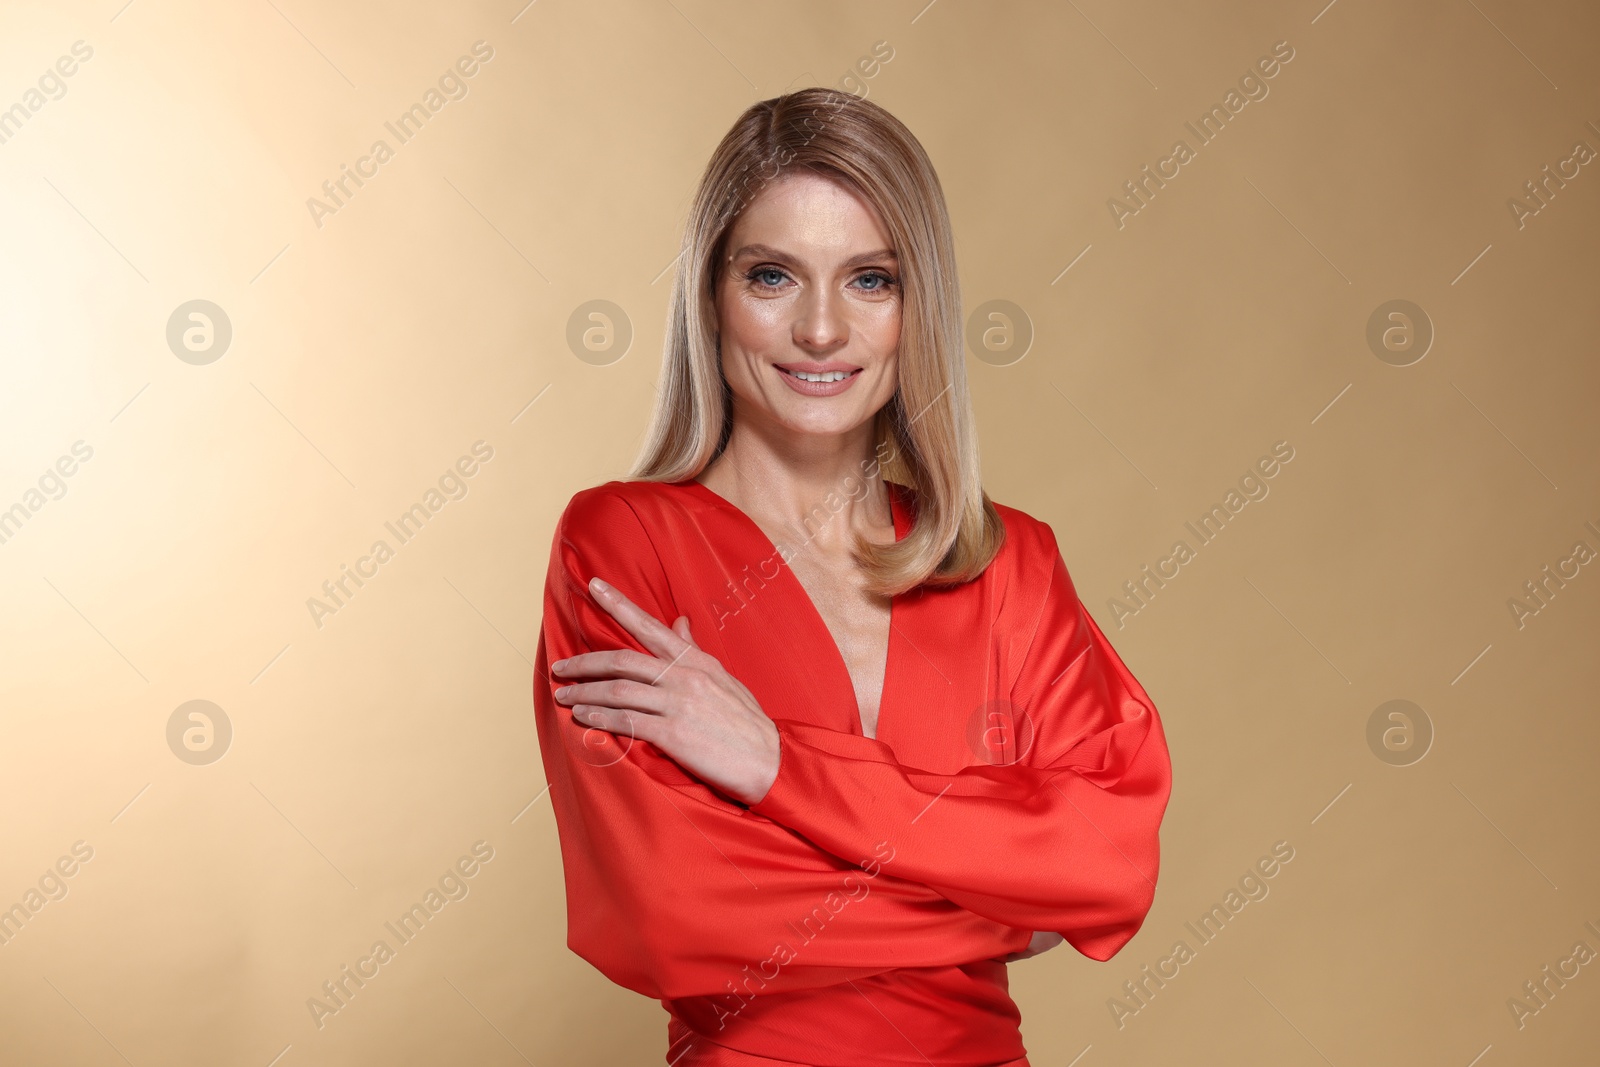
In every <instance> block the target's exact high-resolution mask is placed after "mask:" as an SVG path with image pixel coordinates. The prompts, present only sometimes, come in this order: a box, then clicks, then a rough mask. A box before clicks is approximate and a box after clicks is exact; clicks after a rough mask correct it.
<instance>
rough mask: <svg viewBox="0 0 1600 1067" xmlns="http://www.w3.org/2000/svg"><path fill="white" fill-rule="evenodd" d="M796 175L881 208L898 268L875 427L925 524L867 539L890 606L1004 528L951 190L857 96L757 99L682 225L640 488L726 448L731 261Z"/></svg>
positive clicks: (677, 476)
mask: <svg viewBox="0 0 1600 1067" xmlns="http://www.w3.org/2000/svg"><path fill="white" fill-rule="evenodd" d="M786 168H787V169H792V170H800V171H808V172H811V173H814V174H818V175H820V176H822V177H825V178H828V179H829V180H832V181H837V182H840V183H841V184H843V185H845V186H846V187H848V188H850V189H852V190H853V191H854V192H855V193H856V194H857V195H859V196H861V197H862V198H863V199H864V200H866V201H867V202H868V203H870V204H871V205H872V206H873V207H874V208H875V209H876V210H877V212H878V215H879V217H880V218H881V219H882V220H883V223H884V226H885V227H886V228H887V230H888V231H889V238H890V240H891V242H892V243H893V247H894V249H895V252H896V255H897V257H898V261H899V268H900V281H901V316H902V321H901V330H900V349H899V355H898V358H897V363H898V371H899V374H898V377H899V386H898V388H897V389H896V390H895V394H894V396H893V397H892V398H891V399H890V400H889V402H888V403H887V404H885V405H884V406H883V407H882V408H881V409H880V410H879V411H878V412H877V414H876V416H875V417H874V440H875V441H876V442H877V450H876V456H877V457H878V461H881V466H882V470H883V474H884V476H885V477H886V478H887V479H888V480H890V481H896V482H899V483H900V484H903V485H907V486H909V487H910V488H912V489H913V490H915V499H916V517H915V521H914V522H913V523H912V526H911V528H910V529H909V530H908V531H907V533H906V536H904V537H903V538H901V539H900V540H899V541H897V542H894V543H892V544H875V543H873V542H871V541H868V540H866V539H865V538H858V539H857V541H856V545H855V552H854V554H855V558H856V561H857V563H858V564H859V566H860V567H861V568H862V571H863V572H864V573H865V575H866V584H867V586H868V588H870V589H871V590H872V591H873V592H875V593H878V594H880V595H891V596H892V595H897V594H899V593H902V592H905V591H907V590H909V589H912V588H915V587H916V586H918V585H922V584H929V585H952V584H956V583H960V582H965V581H969V580H971V579H973V578H976V577H977V576H978V575H979V574H981V573H982V572H983V570H984V568H986V567H987V566H988V565H989V563H990V562H991V561H992V560H993V559H994V557H995V555H996V553H998V552H999V550H1000V545H1001V544H1002V543H1003V542H1004V540H1005V525H1004V523H1003V522H1002V520H1001V518H1000V515H999V513H998V512H997V511H996V510H995V507H994V504H993V503H992V502H991V501H990V499H989V496H988V494H987V493H985V492H984V491H983V486H982V484H981V470H980V467H979V462H978V442H977V433H976V428H975V425H974V419H973V414H972V400H971V397H970V395H969V393H968V391H967V377H966V363H965V358H964V348H963V337H962V324H961V289H960V283H959V281H958V280H957V276H956V260H955V241H954V238H953V237H952V235H951V229H950V217H949V212H948V210H947V209H946V206H945V201H944V191H943V189H942V188H941V187H940V185H939V178H938V175H937V174H936V173H935V172H934V169H933V164H932V162H930V161H929V159H928V156H927V153H926V152H924V151H923V148H922V145H921V144H919V143H918V141H917V139H916V137H914V136H913V135H912V133H911V131H910V130H908V129H907V128H906V127H905V125H904V124H903V123H901V122H900V120H899V119H897V118H895V117H894V116H893V115H891V114H890V113H889V112H888V111H886V110H884V109H883V108H882V107H880V106H879V105H877V104H874V103H871V102H870V101H867V100H864V99H862V98H860V97H857V96H855V95H853V94H851V93H846V92H841V91H839V90H836V89H823V88H809V89H801V90H798V91H796V92H792V93H786V94H784V95H783V96H778V97H774V98H772V99H770V100H763V101H761V102H760V103H757V104H753V105H751V106H750V108H749V109H748V110H746V111H745V112H744V114H742V115H740V116H739V119H738V121H737V122H735V123H734V124H733V128H732V129H730V130H729V131H728V133H727V135H726V136H725V137H723V139H722V142H721V143H720V144H719V145H717V148H716V151H714V152H713V153H712V155H711V160H710V162H709V163H708V164H707V165H706V170H705V173H704V174H703V175H702V176H701V178H700V185H699V188H698V189H697V190H696V192H695V196H694V202H693V205H692V207H691V208H690V213H689V218H688V222H687V224H686V225H685V227H684V236H683V247H682V251H681V252H680V254H679V258H678V270H677V278H676V280H675V281H674V283H673V288H672V305H671V311H670V315H669V320H668V330H667V339H666V344H665V351H664V354H663V366H662V375H661V387H660V389H659V391H658V393H657V396H656V404H655V409H654V412H653V413H652V416H651V420H650V429H649V433H648V435H647V436H646V439H645V444H644V447H643V449H642V451H641V452H640V456H639V459H638V461H637V462H636V463H635V464H634V468H633V470H632V471H631V472H630V474H629V477H631V478H637V479H643V480H648V481H663V482H676V481H683V480H685V479H689V478H693V477H695V476H696V475H698V474H699V473H700V472H701V471H702V470H704V469H705V467H706V466H707V465H708V464H709V463H711V462H712V461H713V460H714V459H716V458H717V456H719V455H721V453H722V450H723V448H724V447H726V445H727V442H728V435H729V433H730V432H731V431H732V428H733V426H732V423H733V395H732V392H731V391H730V390H729V388H728V384H727V381H726V379H725V378H724V377H723V375H722V365H721V359H720V356H719V354H718V348H717V342H716V333H717V320H716V304H715V295H716V290H717V284H718V282H719V280H720V270H721V268H722V264H721V262H720V261H721V259H722V256H723V252H724V245H725V244H726V241H727V237H728V233H729V231H730V230H731V229H732V228H733V224H734V222H735V221H736V220H737V219H738V218H739V216H740V214H741V213H742V212H743V210H744V209H745V208H746V207H747V206H748V205H749V204H750V203H751V201H752V200H753V199H754V198H755V197H756V195H758V194H759V193H760V191H761V189H762V188H763V187H764V186H766V185H767V184H769V183H770V182H772V181H774V180H775V179H777V178H778V177H779V175H780V174H782V173H783V172H784V170H785V169H786ZM878 461H875V462H874V466H875V467H876V466H878Z"/></svg>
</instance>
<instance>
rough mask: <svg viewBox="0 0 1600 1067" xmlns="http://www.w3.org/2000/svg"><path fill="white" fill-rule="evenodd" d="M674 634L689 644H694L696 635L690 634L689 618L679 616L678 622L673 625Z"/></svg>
mask: <svg viewBox="0 0 1600 1067" xmlns="http://www.w3.org/2000/svg"><path fill="white" fill-rule="evenodd" d="M672 632H673V633H675V634H677V635H678V636H679V637H681V638H683V639H684V640H685V641H687V642H689V643H690V644H691V645H693V644H694V634H692V633H690V632H689V616H687V615H679V616H678V618H677V620H676V621H675V622H673V624H672ZM696 647H698V646H696Z"/></svg>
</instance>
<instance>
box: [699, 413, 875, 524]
mask: <svg viewBox="0 0 1600 1067" xmlns="http://www.w3.org/2000/svg"><path fill="white" fill-rule="evenodd" d="M876 445H877V442H876V440H875V437H874V420H868V421H867V422H866V423H864V424H862V425H861V426H858V427H856V428H855V429H853V430H850V431H848V432H846V433H841V434H797V433H795V432H793V431H792V430H789V429H788V428H787V427H782V428H777V429H775V430H765V431H764V430H763V429H760V428H757V427H754V426H752V424H751V423H750V422H749V421H748V420H745V421H740V420H738V419H737V418H736V419H735V422H734V426H733V429H732V431H731V432H730V433H729V435H728V444H727V446H726V447H725V448H724V449H723V451H722V453H721V455H719V456H718V457H717V458H716V459H715V460H713V461H712V462H711V463H710V464H709V465H708V466H707V467H706V469H705V470H704V471H702V472H701V473H700V475H699V477H698V479H697V480H698V481H700V482H701V483H703V484H704V485H706V486H707V487H708V488H710V489H711V490H712V491H714V492H715V493H717V495H719V496H721V497H723V498H724V499H726V500H728V501H729V502H731V503H732V504H734V505H735V506H736V507H738V508H739V509H740V510H741V511H744V512H745V513H746V514H747V515H749V516H750V517H751V518H752V519H760V520H761V524H762V525H763V526H767V527H773V528H776V529H777V530H778V531H779V532H781V533H782V534H783V535H785V537H787V538H788V539H789V540H792V541H796V542H800V541H818V542H822V543H823V544H826V545H845V544H848V543H850V541H851V540H852V539H853V538H854V536H855V534H856V532H858V531H859V532H865V531H869V530H879V531H881V530H882V529H883V528H884V527H890V528H892V527H893V523H894V515H893V511H892V510H891V508H890V506H889V495H888V490H887V488H886V487H885V485H884V482H883V477H882V474H881V473H880V470H879V467H880V457H879V455H878V453H877V451H876ZM891 536H892V535H891ZM774 540H777V538H774Z"/></svg>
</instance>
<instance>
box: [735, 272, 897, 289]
mask: <svg viewBox="0 0 1600 1067" xmlns="http://www.w3.org/2000/svg"><path fill="white" fill-rule="evenodd" d="M763 274H783V275H784V276H785V277H787V276H788V275H787V273H786V272H785V271H784V270H783V268H781V267H755V268H752V269H751V270H750V271H748V272H747V273H746V274H745V279H746V280H747V281H751V282H754V283H755V284H756V285H757V286H759V287H760V288H762V289H769V290H770V289H776V288H778V286H776V285H768V284H767V283H765V282H763V281H759V280H758V279H760V277H761V276H762V275H763ZM860 277H861V278H881V279H882V280H883V284H881V285H878V286H876V287H874V288H872V289H863V290H861V291H862V292H864V293H881V292H887V291H888V290H890V289H893V288H894V287H895V286H896V285H898V284H899V283H898V282H897V281H895V279H894V278H892V277H891V276H890V275H888V274H886V273H884V272H883V271H881V270H869V271H866V272H865V273H863V274H862V275H861V276H860ZM858 280H859V279H858Z"/></svg>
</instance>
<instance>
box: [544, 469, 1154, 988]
mask: <svg viewBox="0 0 1600 1067" xmlns="http://www.w3.org/2000/svg"><path fill="white" fill-rule="evenodd" d="M607 506H608V508H609V509H610V510H609V511H608V513H607V514H606V515H605V516H604V518H605V521H604V522H603V523H601V524H600V525H599V526H597V527H595V528H598V529H603V530H605V531H606V538H605V539H606V540H607V541H609V542H611V544H609V545H607V546H605V548H604V549H602V550H600V551H599V552H598V554H599V555H602V556H603V558H604V559H605V561H606V562H605V563H604V566H605V567H606V568H607V569H608V570H609V571H611V572H613V573H612V574H611V575H610V577H611V578H612V583H613V585H612V586H610V587H607V586H605V585H604V584H603V583H597V584H591V579H593V578H594V577H595V574H594V570H595V569H596V568H597V566H599V564H598V563H597V561H596V560H595V559H593V558H591V552H595V549H594V548H588V547H586V546H587V545H592V544H593V539H591V538H583V539H579V540H574V539H571V538H569V537H568V536H567V534H566V519H565V518H564V519H563V528H562V530H560V531H558V535H557V545H556V549H557V550H556V552H555V553H554V554H553V558H552V566H551V575H550V582H549V584H548V585H547V588H546V604H545V612H546V614H545V627H544V633H543V637H542V642H541V648H540V662H539V668H540V671H541V677H540V678H538V679H537V680H536V684H535V703H536V705H537V706H538V711H539V729H540V741H541V748H542V750H543V754H544V759H545V765H546V771H547V774H548V775H549V778H550V781H551V789H552V795H553V798H554V803H555V805H556V815H557V818H558V823H559V824H560V827H561V836H562V849H563V860H564V865H565V869H566V877H567V886H568V902H569V903H568V908H569V931H570V933H569V943H570V944H571V945H572V947H573V948H574V950H575V951H578V952H579V954H580V955H583V956H584V957H585V958H586V959H589V960H590V962H592V963H594V964H595V965H596V966H597V967H599V968H600V969H601V970H602V971H603V972H604V973H606V974H607V975H608V976H609V977H611V978H612V979H613V980H614V981H618V982H620V983H621V984H623V985H626V986H629V987H630V988H634V989H637V990H639V991H640V992H645V993H646V994H647V995H652V996H676V995H707V994H714V993H719V992H722V991H723V989H724V985H725V983H726V982H728V981H729V980H732V979H735V978H737V976H738V975H739V974H740V973H741V972H742V971H743V970H744V969H745V968H747V967H748V966H757V967H758V968H759V967H760V966H761V963H762V961H767V962H768V964H769V965H770V964H771V961H772V960H773V959H774V958H775V957H777V956H783V955H790V956H792V958H791V959H788V960H784V961H782V962H784V963H786V964H787V966H782V967H779V968H778V971H779V973H778V974H777V975H776V976H775V977H774V978H772V979H771V981H773V982H775V983H776V985H777V987H778V988H807V987H810V986H815V985H824V984H833V983H836V982H839V981H843V980H844V979H845V978H848V977H855V976H859V975H863V974H870V973H875V972H877V971H882V970H886V969H890V968H894V967H907V966H935V965H943V964H953V963H964V962H969V961H971V960H976V959H983V958H990V957H1001V958H1013V959H1014V958H1022V957H1023V956H1025V955H1027V954H1030V952H1031V951H1036V950H1042V949H1043V948H1044V947H1048V946H1049V944H1051V943H1054V942H1055V940H1056V939H1059V938H1065V939H1066V940H1067V941H1069V942H1071V943H1072V944H1073V945H1074V946H1075V947H1077V948H1078V949H1079V951H1081V952H1083V953H1084V954H1086V955H1089V956H1091V957H1093V958H1096V959H1107V958H1109V957H1110V956H1111V955H1112V954H1114V953H1115V952H1116V951H1117V950H1118V949H1120V948H1121V946H1122V945H1123V944H1125V943H1126V941H1127V940H1128V939H1129V938H1130V937H1132V936H1133V934H1134V932H1136V931H1137V929H1138V927H1139V925H1140V923H1142V921H1143V918H1144V915H1145V913H1146V911H1147V910H1148V908H1149V906H1150V901H1151V898H1152V895H1153V892H1154V883H1155V879H1156V873H1157V866H1158V844H1157V829H1158V826H1159V823H1160V819H1161V816H1162V813H1163V811H1164V809H1165V805H1166V800H1167V795H1168V791H1169V788H1170V767H1169V764H1168V759H1167V751H1166V745H1165V740H1164V737H1163V736H1162V732H1161V727H1160V722H1159V719H1158V718H1157V716H1156V713H1155V709H1154V708H1153V706H1152V705H1151V704H1150V702H1149V699H1148V697H1147V696H1146V695H1145V693H1144V691H1143V689H1142V688H1141V687H1140V686H1139V685H1138V683H1137V681H1135V680H1134V679H1133V678H1132V676H1131V675H1130V674H1129V673H1128V671H1127V669H1126V667H1125V666H1123V664H1122V663H1121V661H1120V659H1119V658H1118V657H1117V656H1116V653H1115V652H1114V651H1113V650H1112V649H1111V647H1110V645H1109V643H1108V642H1107V641H1106V640H1105V637H1104V635H1103V634H1102V633H1101V632H1100V631H1099V628H1098V627H1097V626H1096V625H1095V624H1094V621H1093V619H1092V618H1091V617H1090V616H1089V615H1088V614H1087V612H1085V611H1084V610H1083V608H1082V605H1081V603H1080V602H1079V600H1078V598H1077V595H1076V593H1075V591H1074V590H1073V588H1072V585H1071V582H1070V579H1069V578H1068V576H1067V573H1066V569H1065V564H1064V563H1063V562H1062V561H1061V559H1060V555H1059V552H1055V551H1054V545H1053V541H1052V544H1051V548H1052V551H1053V553H1054V556H1055V558H1054V562H1053V570H1052V573H1051V577H1050V583H1051V584H1050V588H1049V589H1048V590H1047V592H1046V595H1045V597H1044V600H1043V603H1042V606H1041V608H1040V611H1039V615H1038V619H1037V622H1036V624H1035V625H1034V628H1033V634H1032V638H1031V642H1030V645H1029V647H1028V652H1027V655H1026V657H1025V660H1024V662H1023V665H1022V668H1021V670H1020V672H1019V673H1018V676H1017V678H1016V680H1015V683H1014V686H1013V691H1012V697H1013V702H1014V704H1016V705H1017V706H1018V707H1020V708H1022V709H1023V710H1024V711H1025V713H1026V714H1027V715H1029V716H1030V718H1031V719H1032V720H1033V722H1034V725H1035V733H1036V736H1037V737H1038V738H1039V742H1038V743H1037V744H1036V745H1035V746H1034V747H1033V749H1032V750H1030V752H1029V753H1028V755H1027V757H1026V758H1025V759H1024V760H1022V761H1019V762H1017V763H1014V764H1011V765H1008V766H982V767H972V768H967V769H964V770H962V771H960V772H957V773H954V774H941V773H934V772H930V771H926V770H922V769H918V768H915V767H910V766H907V765H904V764H902V763H901V762H899V761H898V760H897V759H896V758H895V756H894V754H893V752H892V751H891V750H890V749H889V748H888V747H887V746H886V745H884V744H883V743H882V742H879V741H877V740H875V739H872V738H866V737H861V736H858V735H854V734H849V733H844V732H842V731H835V730H828V729H825V728H822V727H818V726H815V725H812V724H808V723H801V722H797V721H794V720H790V719H785V718H781V717H780V718H778V719H772V718H769V717H768V716H767V714H766V713H765V712H764V711H763V710H762V709H761V707H760V706H759V704H758V703H757V701H756V700H755V698H754V697H753V696H752V695H751V693H750V692H749V690H748V689H746V688H745V687H744V686H743V685H742V684H740V683H739V682H738V680H737V679H735V678H733V677H732V676H731V675H729V674H728V672H727V671H726V670H725V669H724V668H723V666H722V664H721V663H719V662H718V661H717V660H716V658H715V657H714V656H711V655H710V654H709V653H707V652H705V651H704V650H703V649H701V648H699V647H698V645H696V644H695V642H694V639H693V635H692V634H691V633H690V632H689V627H688V620H687V619H685V618H681V617H676V612H675V609H674V606H673V605H672V603H671V598H670V594H669V592H668V590H667V588H666V581H665V577H664V575H663V574H662V573H661V568H660V563H659V560H658V559H657V558H656V556H655V554H654V549H653V546H650V545H649V539H648V536H647V534H645V532H644V530H643V528H642V527H640V526H639V525H638V520H637V518H636V517H634V516H633V515H632V512H631V509H629V508H627V505H626V504H625V503H624V502H622V501H620V500H616V501H612V502H611V504H610V505H607ZM617 509H620V510H617ZM669 617H671V618H673V623H672V625H671V626H669V625H667V624H666V622H665V621H664V620H666V619H667V618H669ZM563 661H564V662H563ZM547 666H548V670H549V674H548V675H544V674H543V673H542V672H544V671H545V670H546V668H547ZM569 687H570V688H569ZM730 798H731V799H730ZM869 895H871V896H872V898H873V899H872V900H871V901H870V902H869V901H868V900H867V897H868V896H869ZM823 927H826V929H825V930H824V929H823ZM1035 931H1039V932H1042V933H1040V934H1035V933H1034V932H1035ZM784 948H787V949H788V950H789V952H788V953H785V952H783V951H781V950H782V949H784ZM767 969H771V966H769V967H768V968H767ZM762 973H763V975H765V970H763V971H762Z"/></svg>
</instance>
